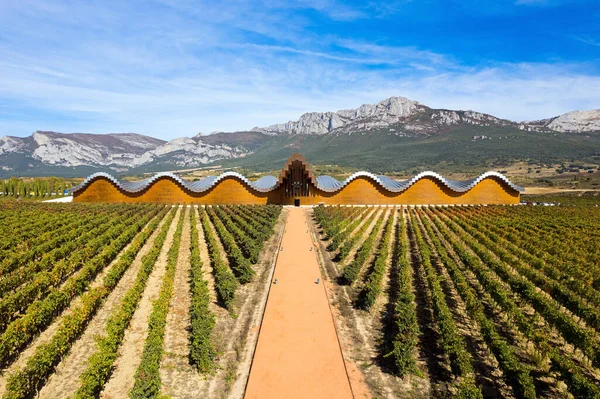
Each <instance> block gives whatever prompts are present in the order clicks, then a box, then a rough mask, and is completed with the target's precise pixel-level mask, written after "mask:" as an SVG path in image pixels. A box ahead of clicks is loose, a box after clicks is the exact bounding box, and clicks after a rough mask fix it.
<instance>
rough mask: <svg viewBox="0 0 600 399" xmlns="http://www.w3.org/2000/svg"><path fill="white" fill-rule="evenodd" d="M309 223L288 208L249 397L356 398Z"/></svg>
mask: <svg viewBox="0 0 600 399" xmlns="http://www.w3.org/2000/svg"><path fill="white" fill-rule="evenodd" d="M308 222H309V221H308V214H307V211H306V210H305V209H302V208H291V209H290V211H289V215H288V220H287V225H286V232H285V233H284V236H283V240H282V243H281V246H282V248H283V251H281V252H280V253H279V257H278V260H277V264H276V266H275V274H274V278H275V279H277V280H278V282H277V284H273V285H271V289H270V292H269V297H268V301H267V307H266V311H265V315H264V319H263V323H262V326H261V329H260V335H259V338H258V345H257V348H256V352H255V355H254V359H253V363H252V368H251V371H250V378H249V381H248V386H247V388H246V395H245V397H246V398H249V399H250V398H260V399H269V398H278V399H279V398H327V399H335V398H352V397H353V396H352V391H351V389H350V383H349V381H348V375H347V374H346V368H345V366H344V359H343V357H342V353H341V350H340V346H339V342H338V339H337V334H336V330H335V326H334V323H333V318H332V314H331V311H330V308H329V303H328V301H327V296H326V293H325V289H324V285H323V284H317V283H316V280H317V278H322V276H321V273H320V270H319V264H318V262H317V257H316V251H314V250H313V251H310V248H312V247H313V242H312V239H311V235H310V233H309V232H308ZM275 365H276V367H274V366H275Z"/></svg>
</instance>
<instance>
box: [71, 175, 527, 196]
mask: <svg viewBox="0 0 600 399" xmlns="http://www.w3.org/2000/svg"><path fill="white" fill-rule="evenodd" d="M286 176H287V175H286ZM229 177H233V178H236V179H238V180H240V181H242V182H243V183H244V184H246V185H247V186H248V187H250V188H252V189H254V190H256V191H258V192H261V193H266V192H269V191H273V190H275V189H277V188H278V187H279V186H280V185H281V184H282V182H283V179H282V178H281V177H280V178H279V179H278V178H276V177H275V176H264V177H261V178H260V179H258V180H256V181H250V180H248V179H247V178H246V177H244V176H242V175H241V174H239V173H236V172H225V173H223V174H221V175H219V176H208V177H205V178H204V179H202V180H198V181H188V180H185V179H182V178H181V177H179V176H177V175H175V174H173V173H170V172H163V173H157V174H156V175H154V176H152V177H150V178H148V179H144V180H140V181H135V182H127V181H119V180H117V179H115V178H114V177H113V176H111V175H109V174H108V173H104V172H99V173H94V174H93V175H91V176H89V177H88V178H87V179H85V180H84V181H83V182H82V183H81V184H79V185H78V186H76V187H74V188H72V189H71V192H73V193H76V192H79V191H82V190H84V189H85V188H86V187H87V186H88V185H90V184H91V183H92V182H93V181H94V180H97V179H100V178H105V179H107V180H109V181H111V182H112V183H113V184H114V185H115V186H116V187H118V188H120V189H121V190H123V191H125V192H129V193H132V194H133V193H138V192H140V191H143V190H145V189H147V188H149V187H150V186H152V185H153V184H154V183H155V182H156V181H157V180H158V179H161V178H168V179H171V180H173V181H174V182H175V183H177V184H178V185H180V186H181V187H183V188H185V189H186V190H188V191H191V192H193V193H202V192H205V191H208V190H210V189H211V188H213V187H214V186H216V185H217V184H218V183H219V182H220V181H221V180H224V179H226V178H229ZM311 177H312V176H311ZM361 177H362V178H368V179H371V180H373V181H375V183H377V184H379V185H380V186H381V187H382V188H384V189H386V190H388V191H390V192H393V193H400V192H402V191H405V190H407V189H408V188H409V187H410V186H412V185H413V184H415V183H416V182H417V181H419V180H421V179H423V178H426V177H429V178H432V179H434V180H437V181H439V182H440V183H441V184H443V185H445V186H446V187H448V188H449V189H450V190H452V191H454V192H457V193H464V192H467V191H469V190H470V189H472V188H473V187H475V186H476V185H477V184H478V183H479V182H481V181H482V180H484V179H486V178H497V179H499V180H501V181H502V182H504V183H506V184H507V185H508V186H509V187H511V188H512V189H514V190H516V191H519V192H523V191H524V189H523V188H522V187H519V186H517V185H515V184H513V183H512V182H511V181H510V180H508V179H507V178H506V176H504V175H502V174H500V173H497V172H486V173H484V174H482V175H480V176H479V177H477V178H474V179H470V180H464V181H457V180H450V179H446V178H444V177H443V176H440V175H439V174H437V173H435V172H422V173H419V174H418V175H416V176H415V177H413V178H411V179H409V180H394V179H392V178H390V177H387V176H383V175H374V174H373V173H369V172H356V173H354V174H353V175H352V176H350V177H348V178H346V179H345V180H344V181H339V180H337V179H334V178H333V177H331V176H327V175H325V176H319V177H317V178H316V179H315V180H316V184H315V185H316V187H317V188H318V189H319V190H322V191H325V192H329V193H333V192H336V191H339V190H341V189H342V188H344V187H345V186H347V185H348V184H349V183H350V182H352V181H353V180H355V179H357V178H361Z"/></svg>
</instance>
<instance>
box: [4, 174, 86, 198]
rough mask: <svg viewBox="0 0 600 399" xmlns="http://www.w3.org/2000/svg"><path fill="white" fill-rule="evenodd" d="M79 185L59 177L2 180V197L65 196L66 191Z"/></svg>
mask: <svg viewBox="0 0 600 399" xmlns="http://www.w3.org/2000/svg"><path fill="white" fill-rule="evenodd" d="M76 185H77V182H75V181H69V180H65V179H60V178H57V177H50V178H35V179H19V178H16V177H11V178H10V179H8V180H0V195H1V196H8V197H48V196H51V195H54V194H55V195H64V191H65V190H67V189H69V188H71V187H74V186H76Z"/></svg>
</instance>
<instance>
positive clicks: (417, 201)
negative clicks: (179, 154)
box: [73, 173, 520, 205]
mask: <svg viewBox="0 0 600 399" xmlns="http://www.w3.org/2000/svg"><path fill="white" fill-rule="evenodd" d="M302 175H303V176H302V179H301V180H302V181H306V180H305V179H306V177H305V176H304V173H302ZM286 183H287V182H286ZM310 185H311V187H310V190H309V193H308V196H300V197H293V196H289V197H288V196H285V195H284V190H285V189H284V187H285V186H286V184H282V185H280V187H279V188H278V189H276V190H274V191H272V192H269V193H261V192H258V191H256V190H254V189H252V188H250V187H248V186H247V185H246V184H245V183H243V182H242V181H240V180H239V179H236V178H234V177H229V178H226V179H223V180H222V181H221V182H219V183H218V184H217V185H216V186H215V187H213V188H212V189H210V190H208V191H206V192H203V193H199V194H198V193H193V192H190V191H187V190H185V189H183V188H182V187H181V186H179V185H178V184H177V183H176V182H175V181H173V180H172V179H170V178H166V177H165V178H161V179H159V180H158V181H156V183H155V184H153V185H152V186H151V187H149V188H147V189H146V190H144V191H143V192H141V193H137V194H130V193H127V192H123V191H121V190H119V189H118V188H117V187H116V186H115V185H114V184H113V183H112V182H110V181H109V180H107V179H106V178H101V177H100V178H98V179H96V180H94V181H93V182H92V183H91V184H90V185H89V186H88V187H87V188H85V189H84V190H81V191H79V192H77V193H75V194H74V198H73V200H74V201H76V202H159V203H172V204H175V203H179V204H203V205H210V204H282V205H292V204H293V203H294V199H295V198H298V199H300V205H317V204H319V203H323V204H328V205H364V204H380V205H396V204H397V205H400V204H406V205H422V204H432V205H433V204H449V205H450V204H464V205H469V204H518V203H519V202H520V193H519V192H518V191H516V190H513V189H512V188H511V187H510V186H508V185H507V184H506V183H504V182H503V181H501V180H499V179H496V178H493V177H489V178H486V179H484V180H483V181H481V182H480V183H479V184H477V186H475V187H474V188H472V189H471V190H469V191H468V192H466V193H456V192H454V191H452V190H450V189H449V188H447V187H446V186H444V185H443V184H441V183H439V182H438V181H436V180H435V179H432V178H429V177H426V178H423V179H421V180H419V181H417V182H416V183H415V184H414V185H413V186H411V187H410V188H408V189H407V190H405V191H403V192H401V193H392V192H388V191H387V190H385V189H383V188H381V187H380V186H379V185H378V184H376V183H375V182H373V181H371V180H370V179H369V178H365V177H360V178H357V179H356V180H354V181H352V182H351V183H349V184H348V185H347V186H345V187H344V188H343V189H341V190H339V191H337V192H335V193H327V192H324V191H321V190H319V189H317V188H316V187H315V186H313V185H312V183H310Z"/></svg>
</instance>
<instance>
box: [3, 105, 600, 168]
mask: <svg viewBox="0 0 600 399" xmlns="http://www.w3.org/2000/svg"><path fill="white" fill-rule="evenodd" d="M472 128H476V129H477V133H478V134H473V140H475V137H487V135H488V131H494V130H497V129H505V130H507V129H508V130H507V131H522V132H532V133H541V134H544V133H554V134H556V133H567V134H568V133H573V134H574V135H576V134H581V133H596V132H598V133H600V110H589V111H571V112H568V113H565V114H562V115H558V116H555V117H552V118H548V119H542V120H537V121H525V122H516V121H510V120H507V119H501V118H497V117H495V116H493V115H490V114H485V113H481V112H477V111H472V110H467V111H462V110H450V109H434V108H430V107H427V106H425V105H423V104H421V103H419V102H417V101H413V100H410V99H408V98H405V97H390V98H387V99H385V100H382V101H380V102H378V103H376V104H363V105H361V106H359V107H357V108H355V109H343V110H338V111H330V112H307V113H305V114H303V115H301V116H300V117H299V118H298V119H297V120H295V121H288V122H286V123H280V124H275V125H270V126H266V127H255V128H253V129H250V130H248V131H239V132H232V133H224V132H213V133H211V134H208V135H204V134H202V133H198V134H196V135H194V136H193V137H180V138H176V139H173V140H170V141H165V140H161V139H156V138H153V137H150V136H146V135H141V134H137V133H108V134H90V133H58V132H52V131H42V130H38V131H36V132H34V133H33V134H32V135H31V136H28V137H24V138H20V137H14V136H3V137H0V175H4V176H6V175H10V174H11V173H15V174H23V173H36V171H37V172H38V173H40V172H43V173H44V174H45V173H46V172H51V171H52V169H53V168H56V169H57V170H59V169H60V170H61V171H65V172H66V171H67V170H70V171H71V172H70V173H84V172H83V170H85V173H87V172H88V171H89V170H96V169H97V170H104V169H109V170H112V171H115V172H126V171H139V170H154V171H156V170H161V169H177V168H190V167H199V166H203V165H207V164H211V163H214V162H219V161H226V160H236V159H241V158H245V157H248V156H252V155H253V154H255V153H264V152H265V149H269V148H270V149H271V150H272V151H286V148H292V147H294V146H296V147H297V146H298V144H297V143H298V142H306V140H308V141H310V140H313V141H318V140H317V138H318V137H322V138H324V139H326V140H327V139H330V138H331V139H333V138H336V137H338V138H339V137H342V136H351V135H355V134H368V133H373V132H377V134H385V135H388V136H390V137H391V136H393V137H395V138H394V139H392V138H390V139H389V140H398V138H416V139H419V138H421V139H422V138H426V137H430V136H443V135H452V134H456V131H466V130H469V131H471V130H472ZM453 132H454V133H453ZM507 137H508V136H507ZM540 137H541V136H540ZM311 138H314V139H311ZM276 142H277V143H281V144H280V145H281V146H283V147H282V148H276V147H275V146H274V144H273V143H276ZM340 142H345V143H346V142H348V140H345V139H344V140H342V139H340ZM346 145H347V144H346ZM271 147H272V148H271ZM333 155H335V154H332V156H333ZM46 169H47V170H46Z"/></svg>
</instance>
